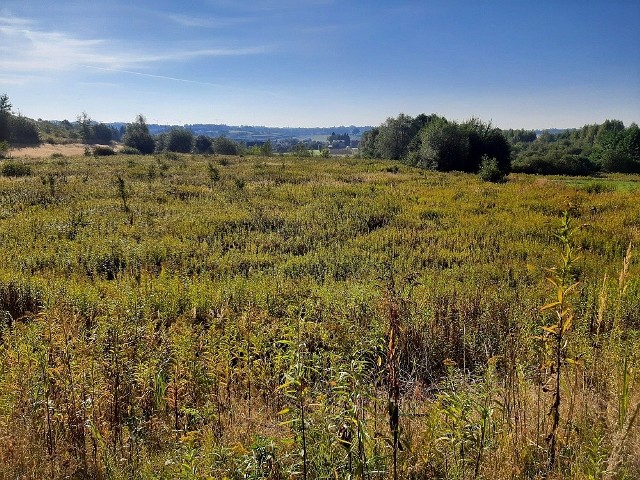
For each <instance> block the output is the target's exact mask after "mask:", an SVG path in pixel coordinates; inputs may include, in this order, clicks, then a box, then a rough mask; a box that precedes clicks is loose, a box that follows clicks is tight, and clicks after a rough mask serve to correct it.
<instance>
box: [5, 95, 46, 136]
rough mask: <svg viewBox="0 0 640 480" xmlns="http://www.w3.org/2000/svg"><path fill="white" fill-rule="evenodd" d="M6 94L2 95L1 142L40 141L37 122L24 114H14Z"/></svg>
mask: <svg viewBox="0 0 640 480" xmlns="http://www.w3.org/2000/svg"><path fill="white" fill-rule="evenodd" d="M11 107H12V105H11V103H10V102H9V97H8V96H7V95H6V94H3V95H0V142H7V144H12V145H34V144H38V143H40V133H39V132H38V127H37V125H36V124H35V122H34V121H33V120H31V119H29V118H27V117H23V116H22V115H14V114H13V113H12V111H11Z"/></svg>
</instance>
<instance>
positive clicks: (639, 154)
mask: <svg viewBox="0 0 640 480" xmlns="http://www.w3.org/2000/svg"><path fill="white" fill-rule="evenodd" d="M621 144H622V148H623V149H624V150H625V151H626V152H627V154H628V155H629V157H631V159H632V160H633V161H634V162H640V128H638V125H637V124H636V123H632V124H631V125H629V127H628V128H627V129H626V130H625V132H624V135H623V137H622V140H621Z"/></svg>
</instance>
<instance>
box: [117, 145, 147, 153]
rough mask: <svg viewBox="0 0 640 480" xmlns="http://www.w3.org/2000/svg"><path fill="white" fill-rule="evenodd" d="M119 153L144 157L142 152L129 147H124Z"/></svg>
mask: <svg viewBox="0 0 640 480" xmlns="http://www.w3.org/2000/svg"><path fill="white" fill-rule="evenodd" d="M119 153H121V154H123V155H142V152H140V150H138V149H137V148H134V147H129V146H128V145H125V146H124V147H122V148H121V149H120V152H119Z"/></svg>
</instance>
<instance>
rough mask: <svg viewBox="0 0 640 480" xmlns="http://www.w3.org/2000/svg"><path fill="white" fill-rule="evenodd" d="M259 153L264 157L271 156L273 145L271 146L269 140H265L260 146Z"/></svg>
mask: <svg viewBox="0 0 640 480" xmlns="http://www.w3.org/2000/svg"><path fill="white" fill-rule="evenodd" d="M260 153H261V154H262V155H264V156H265V157H270V156H271V155H272V154H273V145H271V140H267V141H266V142H264V143H263V144H262V145H260Z"/></svg>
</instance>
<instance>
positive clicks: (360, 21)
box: [0, 0, 640, 128]
mask: <svg viewBox="0 0 640 480" xmlns="http://www.w3.org/2000/svg"><path fill="white" fill-rule="evenodd" d="M0 93H7V94H8V95H9V98H10V100H11V103H12V104H13V105H14V107H15V109H16V110H19V111H20V112H21V113H22V114H24V115H27V116H29V117H34V118H45V119H63V118H67V119H70V120H73V119H75V118H76V117H77V115H78V114H80V113H81V112H82V111H86V112H87V113H88V114H89V115H90V116H91V117H92V118H94V119H96V120H99V121H107V122H108V121H131V120H133V119H134V117H135V116H136V115H137V114H138V113H142V114H144V115H145V116H146V117H147V120H148V121H149V122H152V123H170V124H185V123H227V124H232V125H241V124H244V125H268V126H333V125H350V124H355V125H378V124H380V123H382V122H383V121H384V120H385V119H386V118H387V117H389V116H396V115H397V114H399V113H401V112H403V113H406V114H409V115H417V114H419V113H423V112H424V113H439V114H441V115H444V116H446V117H447V118H452V119H456V120H465V119H467V118H470V117H472V116H478V117H480V118H482V119H483V120H491V121H492V122H493V123H494V124H495V125H497V126H499V127H502V128H550V127H579V126H582V125H584V124H588V123H600V122H602V121H604V120H605V119H607V118H617V119H620V120H623V121H624V122H625V124H629V123H631V122H632V121H635V122H640V1H638V0H629V1H618V0H604V1H590V0H554V1H551V0H540V1H537V2H533V1H526V2H525V1H518V0H512V1H497V0H496V1H492V0H474V1H456V0H449V1H405V0H397V1H391V0H389V1H376V0H369V1H364V0H358V1H348V0H343V1H331V0H256V1H250V0H244V1H231V0H200V1H166V0H157V1H153V2H152V1H146V0H129V1H124V0H110V1H109V2H105V1H93V0H82V1H63V0H60V1H56V2H53V1H51V0H47V1H41V0H3V2H2V4H0Z"/></svg>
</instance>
